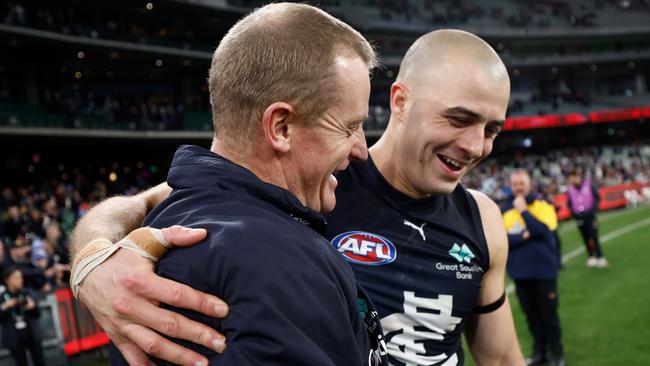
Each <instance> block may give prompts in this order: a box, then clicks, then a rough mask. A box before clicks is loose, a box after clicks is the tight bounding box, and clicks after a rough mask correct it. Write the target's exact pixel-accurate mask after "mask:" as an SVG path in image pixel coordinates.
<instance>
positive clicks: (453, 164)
mask: <svg viewBox="0 0 650 366" xmlns="http://www.w3.org/2000/svg"><path fill="white" fill-rule="evenodd" d="M438 159H440V161H442V162H443V163H444V164H445V165H446V166H447V167H448V168H449V170H452V171H454V172H457V171H460V170H461V169H463V167H464V166H465V165H464V164H462V163H460V162H458V161H456V160H454V159H452V158H449V157H447V156H444V155H440V154H438Z"/></svg>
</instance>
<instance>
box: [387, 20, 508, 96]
mask: <svg viewBox="0 0 650 366" xmlns="http://www.w3.org/2000/svg"><path fill="white" fill-rule="evenodd" d="M449 67H451V68H453V70H454V71H455V72H458V70H459V67H463V68H467V70H468V72H471V73H481V74H483V75H484V77H488V78H490V79H492V80H493V81H496V82H507V83H508V84H509V83H510V80H509V78H508V71H507V69H506V67H505V65H504V64H503V62H502V61H501V59H500V58H499V55H497V53H496V52H495V51H494V49H493V48H492V47H490V45H489V44H487V42H485V41H484V40H482V39H481V38H479V37H477V36H475V35H473V34H471V33H468V32H465V31H461V30H455V29H442V30H437V31H433V32H430V33H427V34H425V35H424V36H422V37H420V38H418V39H417V40H416V41H415V43H413V45H412V46H411V47H410V48H409V49H408V51H407V52H406V55H404V58H403V59H402V64H401V66H400V70H399V73H398V75H397V81H398V82H401V83H404V84H405V85H408V86H410V87H412V88H417V87H418V86H420V85H423V84H424V81H423V79H425V80H427V79H426V78H423V76H431V75H433V74H436V75H445V74H446V72H447V71H449V69H448V68H449ZM427 84H428V83H427Z"/></svg>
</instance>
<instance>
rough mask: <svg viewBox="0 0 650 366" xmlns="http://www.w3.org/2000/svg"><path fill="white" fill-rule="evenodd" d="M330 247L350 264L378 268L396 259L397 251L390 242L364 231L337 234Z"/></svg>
mask: <svg viewBox="0 0 650 366" xmlns="http://www.w3.org/2000/svg"><path fill="white" fill-rule="evenodd" d="M332 245H334V247H335V248H336V249H337V250H338V251H339V253H341V254H343V257H344V258H345V259H346V260H347V261H348V262H352V263H358V264H365V265H369V266H380V265H382V264H388V263H392V262H393V261H394V260H395V259H396V258H397V250H396V249H395V245H393V243H391V242H390V240H388V239H386V238H384V237H383V236H379V235H377V234H373V233H368V232H365V231H348V232H346V233H343V234H339V235H337V236H336V237H334V239H332Z"/></svg>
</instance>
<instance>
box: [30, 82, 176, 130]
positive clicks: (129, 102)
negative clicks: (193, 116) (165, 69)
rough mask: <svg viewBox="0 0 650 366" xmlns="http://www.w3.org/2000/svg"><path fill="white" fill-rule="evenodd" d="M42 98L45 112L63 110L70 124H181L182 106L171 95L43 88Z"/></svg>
mask: <svg viewBox="0 0 650 366" xmlns="http://www.w3.org/2000/svg"><path fill="white" fill-rule="evenodd" d="M42 99H43V102H42V105H43V106H44V107H45V108H46V110H47V111H48V112H55V113H64V114H65V116H66V123H67V125H68V127H70V128H75V127H82V121H83V120H88V119H90V120H92V121H98V122H100V123H106V124H111V125H113V126H116V127H114V128H119V129H129V130H176V129H182V128H183V117H184V112H185V106H184V105H183V104H182V103H176V102H175V100H174V98H173V97H171V96H166V95H150V96H141V95H137V96H119V95H117V96H114V95H111V94H104V95H102V96H99V95H97V94H95V93H93V92H87V93H85V94H84V93H68V94H63V93H62V92H61V91H58V90H57V91H51V90H50V89H45V91H44V92H43V98H42Z"/></svg>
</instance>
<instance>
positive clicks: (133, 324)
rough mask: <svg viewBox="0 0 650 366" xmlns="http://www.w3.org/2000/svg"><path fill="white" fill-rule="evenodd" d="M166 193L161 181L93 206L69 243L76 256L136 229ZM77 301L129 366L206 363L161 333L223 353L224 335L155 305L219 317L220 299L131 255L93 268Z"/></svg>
mask: <svg viewBox="0 0 650 366" xmlns="http://www.w3.org/2000/svg"><path fill="white" fill-rule="evenodd" d="M170 192H171V188H169V186H167V184H166V183H162V184H160V185H158V186H156V187H154V188H151V189H149V190H148V191H146V192H143V193H140V194H138V195H136V196H131V197H113V198H110V199H107V200H105V201H104V202H102V203H100V204H98V205H97V206H95V207H93V208H92V209H91V210H90V211H89V212H88V214H86V216H84V217H83V218H82V219H81V220H80V221H79V223H78V224H77V226H76V227H75V230H74V233H73V236H72V241H71V243H72V248H73V253H74V255H76V254H78V253H79V251H80V250H81V249H82V248H83V247H84V246H86V245H87V244H88V243H90V242H92V241H93V240H97V239H100V238H102V239H107V240H109V241H110V242H113V243H114V242H117V241H119V240H120V239H122V238H123V237H125V236H126V235H127V234H128V233H129V232H130V231H132V230H134V229H136V228H137V227H139V226H140V224H141V223H142V220H143V219H144V217H145V216H146V214H147V213H148V212H149V211H150V210H151V209H152V208H153V207H155V205H157V204H158V203H159V202H161V201H162V200H163V199H165V198H166V197H167V196H168V195H169V193H170ZM162 231H163V234H164V236H165V238H166V240H167V241H168V242H169V243H171V244H173V245H176V246H181V245H191V244H194V243H197V242H199V241H201V240H203V238H205V235H206V232H205V230H201V229H198V230H192V229H189V228H183V227H180V226H174V227H171V228H166V229H163V230H162ZM73 259H74V256H73ZM79 298H80V300H81V301H83V302H84V303H85V304H86V305H88V308H89V309H90V310H91V312H92V313H93V315H94V316H95V319H97V321H98V322H99V324H100V325H101V326H102V328H104V330H105V331H106V333H107V334H108V336H109V337H110V338H111V340H112V341H113V342H114V343H115V345H116V346H117V347H118V348H119V349H120V351H121V352H122V354H123V355H124V356H125V358H126V359H127V361H128V362H129V364H131V365H150V364H152V362H151V361H150V360H149V357H148V356H147V354H149V355H151V356H154V357H158V358H160V359H163V360H166V361H170V362H173V363H175V364H181V365H192V366H198V365H207V360H206V359H205V357H203V356H201V355H199V354H197V353H195V352H192V351H190V350H188V349H186V348H184V347H181V346H179V345H177V344H175V343H173V342H170V341H169V340H167V339H166V338H164V337H162V336H161V335H160V334H164V335H167V336H170V337H172V338H178V339H185V340H188V341H191V342H195V343H199V344H202V345H204V346H205V347H208V348H211V349H214V350H216V351H218V352H222V351H223V350H224V349H225V340H224V338H223V336H222V335H220V334H219V333H217V332H216V331H215V330H213V329H211V328H209V327H207V326H205V325H204V324H200V323H197V322H194V321H191V320H189V319H187V318H185V317H183V316H181V315H179V314H176V313H173V312H170V311H168V310H163V309H161V308H159V307H158V304H159V303H160V302H162V303H166V304H170V305H173V306H176V307H180V308H187V309H191V310H195V311H198V312H201V313H203V314H205V315H208V316H215V317H223V316H225V315H226V314H227V312H228V308H227V306H226V305H225V304H224V303H223V301H221V300H220V299H218V298H216V297H214V296H211V295H207V294H204V293H202V292H199V291H196V290H193V289H191V288H189V287H187V286H185V285H181V284H179V283H176V282H172V281H169V280H166V279H163V278H161V277H158V276H156V275H155V274H154V273H153V264H152V263H151V262H150V261H149V260H147V259H145V258H143V257H141V256H140V255H138V254H137V253H135V252H133V251H130V250H123V249H121V250H118V251H117V252H116V253H115V254H113V255H112V256H111V257H109V258H108V259H107V260H106V261H105V262H103V263H102V264H100V265H99V266H97V267H96V268H95V269H93V270H92V272H90V274H88V276H87V277H86V278H85V279H84V281H83V283H82V286H81V287H80V290H79ZM157 332H158V333H157ZM159 333H160V334H159Z"/></svg>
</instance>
